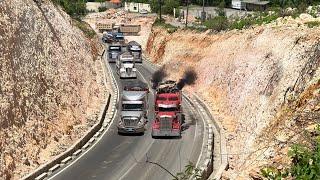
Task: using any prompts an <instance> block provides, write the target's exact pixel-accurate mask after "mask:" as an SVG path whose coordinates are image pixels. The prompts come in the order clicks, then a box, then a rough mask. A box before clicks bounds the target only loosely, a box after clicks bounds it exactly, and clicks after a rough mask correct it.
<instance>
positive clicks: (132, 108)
mask: <svg viewBox="0 0 320 180" xmlns="http://www.w3.org/2000/svg"><path fill="white" fill-rule="evenodd" d="M122 109H123V110H126V111H140V110H142V109H143V104H122Z"/></svg>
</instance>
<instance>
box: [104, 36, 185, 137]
mask: <svg viewBox="0 0 320 180" xmlns="http://www.w3.org/2000/svg"><path fill="white" fill-rule="evenodd" d="M105 56H107V57H105V59H107V61H108V62H109V63H116V69H117V70H116V71H117V74H118V75H119V77H120V78H121V79H123V78H130V79H132V80H129V81H128V80H126V81H124V88H123V91H122V96H121V98H120V100H119V102H118V104H117V108H118V110H119V111H120V119H119V121H118V125H117V128H118V133H119V134H133V133H144V132H145V126H146V124H147V123H148V114H149V113H150V112H149V111H148V110H149V109H150V108H149V96H150V90H149V88H148V85H147V84H146V83H144V82H142V81H140V80H138V79H137V72H136V71H137V70H136V68H135V63H142V51H141V46H140V44H138V43H137V42H134V41H131V42H129V43H127V44H125V43H122V42H113V43H110V44H109V45H108V52H107V53H105ZM181 103H182V95H181V90H180V89H178V86H177V83H176V82H175V81H164V82H161V83H159V84H158V85H157V86H156V87H155V97H154V121H153V122H152V125H151V127H152V132H151V135H152V137H153V138H157V137H181V127H182V123H183V118H182V117H183V116H182V106H181Z"/></svg>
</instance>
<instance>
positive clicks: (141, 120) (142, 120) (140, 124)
mask: <svg viewBox="0 0 320 180" xmlns="http://www.w3.org/2000/svg"><path fill="white" fill-rule="evenodd" d="M142 125H144V119H143V118H141V119H140V121H139V122H138V126H142Z"/></svg>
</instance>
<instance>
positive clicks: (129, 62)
mask: <svg viewBox="0 0 320 180" xmlns="http://www.w3.org/2000/svg"><path fill="white" fill-rule="evenodd" d="M122 63H123V64H132V63H133V62H132V61H122Z"/></svg>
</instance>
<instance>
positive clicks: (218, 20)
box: [203, 16, 229, 31]
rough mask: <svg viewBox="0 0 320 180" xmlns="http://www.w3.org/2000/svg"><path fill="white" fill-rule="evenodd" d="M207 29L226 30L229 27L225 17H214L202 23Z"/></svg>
mask: <svg viewBox="0 0 320 180" xmlns="http://www.w3.org/2000/svg"><path fill="white" fill-rule="evenodd" d="M203 25H204V26H206V27H207V28H208V29H213V30H215V31H222V30H226V29H228V27H229V22H228V19H227V17H225V16H216V17H214V18H212V19H210V20H207V21H205V22H204V23H203Z"/></svg>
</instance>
